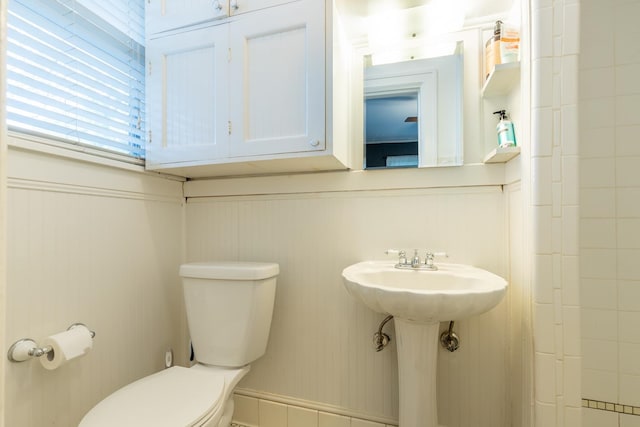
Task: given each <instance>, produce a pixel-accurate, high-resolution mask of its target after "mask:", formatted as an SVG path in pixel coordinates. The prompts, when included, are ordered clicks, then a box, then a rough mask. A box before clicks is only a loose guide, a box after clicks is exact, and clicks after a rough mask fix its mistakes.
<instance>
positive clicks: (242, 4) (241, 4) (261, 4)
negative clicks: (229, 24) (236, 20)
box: [227, 0, 324, 15]
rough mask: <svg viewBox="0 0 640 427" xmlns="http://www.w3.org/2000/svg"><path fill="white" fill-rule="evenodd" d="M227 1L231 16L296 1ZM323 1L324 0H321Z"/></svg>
mask: <svg viewBox="0 0 640 427" xmlns="http://www.w3.org/2000/svg"><path fill="white" fill-rule="evenodd" d="M227 1H229V11H230V12H231V14H232V15H240V14H242V13H247V12H255V11H256V10H260V9H266V8H268V7H272V6H279V5H281V4H285V3H291V2H292V1H296V0H227ZM322 1H324V0H322Z"/></svg>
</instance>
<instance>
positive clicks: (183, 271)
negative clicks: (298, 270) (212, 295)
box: [180, 261, 280, 280]
mask: <svg viewBox="0 0 640 427" xmlns="http://www.w3.org/2000/svg"><path fill="white" fill-rule="evenodd" d="M278 273H280V266H279V265H278V264H276V263H274V262H246V261H213V262H192V263H188V264H182V265H181V266H180V276H181V277H192V278H197V279H222V280H261V279H268V278H270V277H274V276H277V275H278Z"/></svg>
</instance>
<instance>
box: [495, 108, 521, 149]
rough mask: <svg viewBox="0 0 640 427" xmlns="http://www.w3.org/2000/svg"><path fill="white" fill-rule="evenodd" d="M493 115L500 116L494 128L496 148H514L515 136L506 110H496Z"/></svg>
mask: <svg viewBox="0 0 640 427" xmlns="http://www.w3.org/2000/svg"><path fill="white" fill-rule="evenodd" d="M493 114H497V115H499V116H500V121H499V122H498V125H497V126H496V131H497V133H498V146H499V147H501V148H505V147H515V146H516V134H515V132H514V130H513V122H511V120H509V117H508V116H507V111H506V110H498V111H495V112H494V113H493Z"/></svg>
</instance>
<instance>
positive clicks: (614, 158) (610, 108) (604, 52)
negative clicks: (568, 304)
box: [579, 0, 640, 427]
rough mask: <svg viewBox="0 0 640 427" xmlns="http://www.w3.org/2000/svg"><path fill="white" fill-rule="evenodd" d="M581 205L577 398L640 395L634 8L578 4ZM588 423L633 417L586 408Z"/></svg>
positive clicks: (633, 2)
mask: <svg viewBox="0 0 640 427" xmlns="http://www.w3.org/2000/svg"><path fill="white" fill-rule="evenodd" d="M580 6H581V10H582V14H581V19H580V26H581V29H582V31H581V33H580V34H581V40H580V42H581V55H580V63H579V67H580V72H579V74H580V83H579V88H580V93H579V97H580V116H581V118H580V123H581V128H580V129H581V135H580V138H581V139H580V162H581V168H580V172H581V179H580V204H581V212H580V215H581V227H580V236H579V240H580V247H581V254H580V255H581V258H582V260H581V263H580V275H581V291H582V295H581V298H582V299H581V303H582V306H583V310H582V348H583V355H584V366H583V372H582V380H583V390H582V393H583V398H587V399H596V400H601V401H604V402H612V403H619V404H622V405H637V404H638V397H637V396H640V381H638V377H639V375H638V374H639V373H640V357H639V356H640V354H639V353H638V348H637V346H638V343H640V336H639V335H638V333H637V330H638V325H640V304H638V303H637V302H636V301H637V300H638V297H639V296H640V293H639V292H638V287H637V286H636V285H637V282H638V280H640V268H639V267H638V256H640V204H639V202H638V200H639V199H638V197H639V196H640V175H639V173H638V170H640V168H638V165H639V163H640V157H638V155H639V153H640V151H639V148H638V147H639V144H638V137H637V135H638V134H637V131H638V126H639V125H640V116H638V114H637V112H638V110H639V109H640V97H639V96H638V92H639V89H640V87H639V86H638V78H637V75H638V71H640V54H639V52H640V49H639V48H638V44H637V43H635V42H633V40H635V41H637V39H638V36H640V31H638V26H637V22H638V20H640V1H638V0H624V1H622V0H621V1H615V2H598V1H586V0H585V1H582V2H581V4H580ZM584 415H585V416H584V419H585V426H592V425H593V426H596V425H597V426H605V427H606V426H608V425H611V426H618V425H620V426H631V425H637V424H638V420H640V417H637V416H631V415H623V414H621V415H618V414H617V413H610V412H604V411H597V410H594V409H588V410H585V413H584Z"/></svg>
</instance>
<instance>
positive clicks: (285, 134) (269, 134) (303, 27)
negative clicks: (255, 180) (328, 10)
mask: <svg viewBox="0 0 640 427" xmlns="http://www.w3.org/2000/svg"><path fill="white" fill-rule="evenodd" d="M324 4H325V2H324V1H320V0H301V1H297V2H293V3H289V4H286V5H283V6H278V7H273V8H269V9H264V10H262V11H258V12H255V13H249V14H246V15H242V18H241V19H238V20H237V21H235V22H233V23H232V24H231V25H230V31H229V34H230V36H229V37H230V39H229V40H230V44H231V61H230V76H229V77H230V82H231V87H232V88H233V92H232V93H231V98H230V117H231V133H230V140H229V153H230V156H231V157H239V156H254V155H270V154H279V153H294V152H305V151H316V150H324V149H325V49H324V15H325V10H324Z"/></svg>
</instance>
